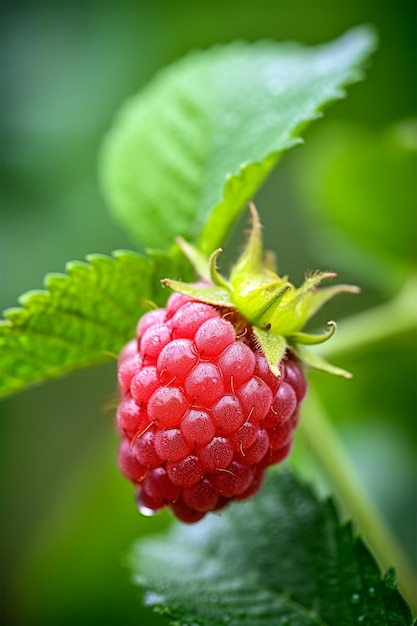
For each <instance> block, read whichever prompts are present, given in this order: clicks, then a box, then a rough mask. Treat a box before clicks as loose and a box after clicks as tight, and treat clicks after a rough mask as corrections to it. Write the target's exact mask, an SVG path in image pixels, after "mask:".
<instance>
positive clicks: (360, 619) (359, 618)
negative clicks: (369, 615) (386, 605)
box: [358, 615, 365, 623]
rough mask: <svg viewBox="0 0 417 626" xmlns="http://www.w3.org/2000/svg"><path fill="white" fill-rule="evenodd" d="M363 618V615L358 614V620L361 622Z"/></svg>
mask: <svg viewBox="0 0 417 626" xmlns="http://www.w3.org/2000/svg"><path fill="white" fill-rule="evenodd" d="M364 619H365V615H359V617H358V622H359V623H362V622H363V621H364Z"/></svg>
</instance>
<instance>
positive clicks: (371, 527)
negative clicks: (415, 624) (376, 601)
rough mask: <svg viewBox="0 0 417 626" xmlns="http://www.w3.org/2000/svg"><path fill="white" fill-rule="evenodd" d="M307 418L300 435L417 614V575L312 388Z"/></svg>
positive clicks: (301, 427)
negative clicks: (416, 595) (416, 598)
mask: <svg viewBox="0 0 417 626" xmlns="http://www.w3.org/2000/svg"><path fill="white" fill-rule="evenodd" d="M304 414H305V418H304V419H303V420H301V423H300V429H299V430H300V435H301V436H302V437H303V438H304V440H305V441H306V444H307V447H308V449H309V450H310V452H311V453H312V454H313V455H314V457H315V458H316V459H317V461H318V462H319V464H320V466H321V467H322V469H323V470H324V472H325V474H326V476H327V477H328V479H329V481H330V482H331V483H332V484H333V486H334V488H335V489H336V493H337V494H338V495H339V497H340V498H341V500H342V502H343V503H344V504H345V505H346V507H347V509H348V510H349V512H350V513H351V515H352V516H353V518H354V520H355V521H356V522H357V524H358V527H359V530H360V532H361V534H363V536H364V537H365V538H366V540H367V542H368V544H369V545H370V546H371V548H372V549H373V551H374V553H375V555H376V557H377V558H378V560H379V561H380V563H381V565H382V567H384V568H388V567H391V566H392V565H394V566H395V569H396V572H397V576H398V584H399V588H400V589H401V590H402V592H403V594H404V596H405V597H406V598H407V600H408V602H409V603H410V605H411V606H412V609H413V611H416V610H417V604H416V601H415V590H416V588H417V581H416V580H415V576H414V573H413V571H412V569H411V567H410V565H409V563H408V561H407V560H406V558H405V556H404V554H403V553H402V551H401V549H400V548H399V546H398V545H397V543H396V541H395V539H394V538H393V536H392V534H391V532H390V530H389V529H388V527H387V525H386V524H385V522H384V520H383V519H382V518H381V515H380V513H379V511H378V510H377V508H376V507H375V505H374V503H373V502H372V500H371V499H370V497H369V495H368V494H367V492H366V490H365V489H364V487H363V484H362V482H361V480H360V479H359V476H358V474H357V473H356V470H355V468H354V466H353V464H352V462H351V460H350V459H349V456H348V454H347V453H346V450H345V448H344V446H343V444H342V442H341V440H340V438H339V436H338V434H337V433H336V430H335V429H334V428H333V426H332V423H331V420H330V419H329V417H328V416H327V414H326V411H325V409H324V407H323V406H322V405H321V403H320V400H319V398H318V396H317V394H316V393H315V391H314V389H313V388H311V387H310V390H309V394H308V398H306V401H305V411H304ZM413 603H414V606H413Z"/></svg>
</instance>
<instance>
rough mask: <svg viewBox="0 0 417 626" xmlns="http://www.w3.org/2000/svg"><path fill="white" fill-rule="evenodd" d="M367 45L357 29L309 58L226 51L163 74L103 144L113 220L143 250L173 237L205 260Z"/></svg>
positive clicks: (283, 52) (295, 47) (237, 48)
mask: <svg viewBox="0 0 417 626" xmlns="http://www.w3.org/2000/svg"><path fill="white" fill-rule="evenodd" d="M374 45H375V38H374V36H373V33H372V31H369V30H368V29H365V28H359V29H355V30H352V31H350V32H348V33H347V34H345V35H344V36H343V37H341V38H339V39H338V40H336V41H334V42H331V43H329V44H326V45H322V46H317V47H315V48H307V47H304V46H301V45H299V44H297V43H292V42H291V43H284V44H282V43H281V44H277V43H273V42H267V41H261V42H258V43H255V44H250V45H248V44H245V43H242V42H235V43H233V44H230V45H227V46H216V47H214V48H212V49H211V50H209V51H207V52H194V53H192V54H190V55H189V56H187V57H186V58H184V59H183V60H181V61H179V62H178V63H176V64H175V65H173V66H172V67H170V68H168V69H166V70H163V71H162V72H161V73H160V74H159V75H158V76H157V77H156V79H155V80H154V81H153V82H152V83H151V84H150V85H149V87H148V88H147V89H145V90H144V91H143V92H141V93H140V94H139V95H138V96H136V97H135V98H133V99H132V100H131V101H130V102H129V103H128V104H127V105H126V107H125V108H124V109H123V110H122V112H121V114H120V117H119V118H118V120H117V122H116V124H115V126H114V128H113V129H112V131H111V132H110V134H109V135H108V138H107V142H106V144H105V147H104V148H105V149H104V153H103V159H102V167H101V171H102V182H103V187H104V190H105V193H106V195H107V197H108V200H109V203H110V205H111V206H112V208H113V210H114V212H115V214H116V215H117V216H118V217H119V219H120V220H121V222H122V223H123V224H124V225H125V226H126V227H127V228H128V229H129V231H130V233H131V234H133V235H134V236H135V237H136V238H137V239H138V240H139V241H140V242H141V243H144V244H145V245H152V246H154V247H159V248H167V247H168V246H169V245H170V244H171V242H172V239H173V237H174V236H177V235H182V236H183V237H186V238H187V239H191V240H193V241H199V245H200V248H201V249H202V250H203V251H205V252H206V253H207V252H208V253H209V252H211V251H212V250H213V249H215V248H216V247H218V246H219V245H221V244H222V243H223V241H224V239H225V237H226V236H227V234H228V232H229V230H230V228H231V226H232V225H233V223H234V221H235V220H236V218H237V216H238V215H239V212H240V210H241V209H242V207H243V206H244V204H245V203H246V202H247V201H248V200H249V199H250V198H251V197H252V196H253V195H254V193H255V192H256V191H257V189H258V188H259V186H260V185H261V183H262V182H263V180H264V179H265V177H266V176H267V175H268V173H269V172H270V171H271V169H272V168H273V167H274V165H275V164H276V162H277V160H278V158H279V156H280V154H281V153H282V152H284V151H285V150H288V149H289V148H291V147H293V146H294V145H296V144H299V143H300V142H301V139H300V137H299V133H300V132H301V130H302V129H303V128H304V127H305V126H306V124H307V123H309V122H310V121H311V120H313V119H315V118H317V117H318V116H319V115H320V114H319V110H320V109H321V108H322V107H323V106H324V105H325V104H326V103H328V102H330V101H332V100H335V99H338V98H341V97H343V95H344V92H343V90H342V87H343V86H345V85H347V84H348V83H351V82H353V81H356V80H358V79H359V78H360V76H361V73H360V67H361V66H362V65H363V63H364V61H365V59H366V58H367V56H368V55H369V53H370V52H371V51H372V49H373V48H374ZM156 224H157V225H158V226H157V228H155V225H156ZM201 231H202V232H201Z"/></svg>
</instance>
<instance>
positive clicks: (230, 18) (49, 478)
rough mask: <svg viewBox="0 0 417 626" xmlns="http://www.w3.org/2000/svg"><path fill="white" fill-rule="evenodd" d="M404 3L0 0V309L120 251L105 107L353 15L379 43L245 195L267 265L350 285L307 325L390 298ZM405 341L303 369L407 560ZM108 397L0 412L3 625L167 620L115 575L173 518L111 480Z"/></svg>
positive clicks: (323, 37)
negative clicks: (183, 67)
mask: <svg viewBox="0 0 417 626" xmlns="http://www.w3.org/2000/svg"><path fill="white" fill-rule="evenodd" d="M415 10H416V3H415V1H411V2H408V1H395V0H392V1H391V0H385V1H370V0H367V1H361V0H357V1H355V2H351V1H350V0H346V1H335V2H332V1H330V0H328V1H323V2H316V1H315V0H311V1H307V0H306V1H304V2H301V1H299V0H294V1H285V2H281V1H275V2H273V1H262V0H257V1H256V0H253V1H252V0H251V1H244V0H243V1H240V2H237V1H236V2H233V1H231V0H225V1H222V2H217V1H215V0H213V1H211V2H207V1H202V2H193V1H188V2H186V1H176V0H172V1H170V2H159V1H157V0H155V1H150V2H147V1H137V2H125V1H123V0H121V1H119V2H116V0H114V1H113V0H101V1H96V2H94V1H89V0H84V1H82V2H81V1H78V0H72V1H71V2H70V1H58V0H55V1H40V0H31V1H30V2H29V1H28V2H23V1H21V0H10V1H6V0H3V1H2V5H1V12H2V15H1V18H2V19H1V31H2V32H1V64H2V67H1V90H2V94H1V101H2V104H1V107H2V114H1V120H0V123H1V132H2V155H1V159H2V162H1V168H2V169H1V182H2V186H1V209H2V211H1V215H2V229H1V255H2V259H1V271H2V276H1V305H2V308H6V307H9V306H15V304H16V298H17V297H18V296H19V295H20V294H21V293H22V292H24V291H25V290H27V289H32V288H39V287H41V286H42V279H43V276H44V274H45V273H47V272H49V271H62V270H63V268H64V264H65V262H66V261H68V260H71V259H82V258H83V257H84V256H85V255H86V254H88V253H90V252H102V253H109V252H111V250H113V249H117V248H126V247H127V248H132V247H133V244H132V242H130V241H129V240H128V239H127V237H126V235H125V233H124V232H123V231H122V230H121V229H120V228H119V226H118V225H117V224H116V223H115V222H113V221H112V219H111V217H110V216H109V214H108V212H107V211H106V208H105V206H104V201H103V199H102V196H101V195H100V191H99V188H98V184H97V171H96V169H97V155H98V151H99V148H100V142H101V139H102V137H103V135H104V133H105V132H106V130H107V129H108V128H109V126H110V125H111V123H112V119H113V117H114V114H115V112H116V111H117V109H118V107H119V106H120V104H121V103H122V102H123V100H124V99H125V98H126V97H128V96H130V95H131V94H133V93H135V92H136V91H137V90H138V89H139V88H140V87H142V86H143V85H144V84H145V83H146V82H147V81H148V80H149V79H150V78H151V77H152V76H153V75H154V73H155V72H156V71H157V70H158V69H159V68H160V67H162V66H164V65H166V64H167V63H170V62H171V61H173V60H175V59H177V58H179V57H180V56H182V55H183V54H185V53H186V52H187V51H189V50H191V49H192V48H195V47H199V48H205V47H207V46H209V45H211V44H214V43H217V42H227V41H230V40H232V39H236V38H243V39H246V40H249V41H254V40H257V39H260V38H272V39H274V40H286V39H296V40H300V41H303V42H305V43H307V44H316V43H321V42H324V41H327V40H329V39H332V38H334V37H336V36H338V35H340V34H341V33H342V32H344V31H345V30H346V29H348V28H349V27H351V26H355V25H357V24H360V23H370V24H373V25H374V26H375V27H376V29H377V31H378V33H379V37H380V47H379V50H378V51H377V53H376V54H375V55H374V57H373V61H372V64H371V66H370V68H369V75H368V78H367V80H366V81H365V82H364V83H360V84H358V85H354V86H353V87H351V88H350V89H349V97H348V99H347V100H344V101H342V102H338V103H337V104H336V105H334V106H332V107H331V108H330V109H329V110H328V111H326V113H325V117H324V119H323V120H322V121H319V122H316V123H315V125H314V126H313V127H312V128H311V129H310V130H308V131H307V132H306V145H305V146H304V147H302V148H298V149H297V150H295V151H294V152H292V153H290V154H288V155H287V156H286V157H285V158H284V159H283V161H282V163H280V165H279V166H278V169H277V170H276V172H275V173H274V174H273V176H272V177H271V178H270V179H269V180H268V181H267V183H266V185H265V186H264V188H263V189H262V191H261V192H260V193H259V194H258V196H257V198H256V201H257V204H258V208H259V209H260V212H261V215H262V217H263V220H264V223H265V225H266V229H265V232H266V239H267V241H266V244H267V247H270V248H273V249H275V250H276V251H277V252H278V256H279V264H280V270H281V272H282V273H286V272H288V273H290V276H291V278H292V280H293V281H294V282H299V281H300V280H301V278H302V275H303V273H304V271H305V270H306V269H309V270H310V269H316V268H318V267H320V268H321V269H332V270H336V271H337V272H338V273H339V276H340V279H341V281H343V282H347V281H351V282H354V283H357V284H360V285H361V287H362V294H361V295H360V296H356V297H351V296H341V297H340V298H339V300H337V301H335V303H334V304H333V303H332V304H331V305H329V307H328V308H327V309H326V312H325V314H324V315H325V317H323V318H321V319H319V320H318V321H319V322H320V321H325V320H326V319H331V318H332V317H336V318H337V319H339V320H340V319H343V317H346V316H348V315H351V314H352V313H355V312H359V311H362V310H365V309H367V308H368V307H371V306H374V305H377V304H379V303H382V302H384V301H385V300H387V299H389V298H390V297H391V296H392V295H394V294H395V293H396V292H397V291H398V290H399V289H400V288H401V287H402V285H403V284H404V283H405V282H406V281H407V278H408V277H409V276H410V275H411V274H412V272H413V271H415V210H416V180H415V178H416V174H415V172H416V170H415V152H416V139H415V128H414V127H413V123H412V119H411V118H412V117H413V116H415V114H416V78H417V68H416V43H417V41H416V27H415ZM242 132H244V129H242ZM238 232H239V229H237V230H236V233H235V235H234V236H233V238H232V242H231V246H232V247H233V245H234V244H236V245H237V244H238V242H239V241H240V237H239V234H238ZM231 257H232V255H229V258H231ZM392 324H393V325H395V319H393V320H392ZM415 350H416V341H415V335H411V334H407V333H402V334H401V335H400V336H399V338H398V339H397V340H396V341H395V342H394V341H386V342H383V343H380V344H378V345H375V346H371V347H370V348H368V349H366V350H362V351H361V352H360V353H357V352H356V353H353V354H346V355H345V357H343V358H342V362H341V360H340V359H339V364H340V365H341V366H343V367H346V368H348V369H351V370H352V371H353V372H354V373H355V378H354V380H353V381H351V382H346V381H344V380H336V381H334V380H330V379H329V378H328V377H326V376H325V375H323V374H319V375H314V376H313V378H314V380H315V382H316V383H317V385H318V387H319V388H320V389H322V390H324V391H325V405H326V408H327V409H328V410H329V412H330V414H331V415H332V418H333V419H334V421H335V424H336V426H337V428H338V429H339V430H340V432H341V434H342V436H343V437H344V440H345V441H346V445H347V447H348V449H349V452H350V454H351V456H352V459H353V460H354V462H355V464H356V466H357V468H358V471H359V472H360V475H361V477H362V480H363V483H364V484H365V485H366V487H367V488H368V489H369V490H370V493H371V494H372V496H373V497H374V499H375V500H376V502H377V503H378V505H379V507H380V508H381V510H382V511H383V513H384V515H385V517H386V519H387V520H388V522H389V524H390V526H391V527H392V529H393V532H394V533H395V535H396V536H397V538H398V540H399V542H400V543H401V544H402V545H403V547H404V549H405V550H406V552H407V553H408V554H409V555H410V556H411V558H412V559H413V561H414V562H415V559H416V553H417V548H416V537H415V526H416V518H415V511H416V466H415V452H416V447H417V444H416V439H417V437H416V421H415V415H416V406H415V373H416V372H415ZM115 398H116V395H115V367H114V366H113V365H109V366H105V367H100V368H97V369H95V370H90V371H85V372H81V373H79V374H76V375H74V376H72V377H69V378H65V379H61V380H58V381H55V382H52V383H49V384H48V385H45V386H41V387H38V388H33V389H30V390H28V391H26V392H24V393H22V394H20V395H17V396H15V397H13V398H11V399H8V400H6V401H3V402H2V403H1V405H0V407H1V413H2V418H1V423H0V427H1V444H0V445H1V456H0V459H1V460H0V463H1V518H2V519H1V555H2V559H1V585H2V589H1V611H2V619H1V622H2V623H3V624H5V625H7V626H12V625H19V626H32V625H33V626H34V625H39V626H48V625H51V626H67V625H68V626H90V625H91V626H93V625H95V624H97V625H101V626H121V625H126V626H128V625H130V624H132V625H133V624H151V623H155V624H164V623H166V622H165V620H163V619H162V618H160V617H155V616H153V615H152V614H150V613H149V612H148V610H147V609H144V608H142V606H141V602H140V591H139V590H138V589H137V588H135V587H134V586H132V585H131V584H130V582H129V573H128V572H127V570H126V569H125V567H124V558H125V555H126V553H127V551H128V549H129V546H130V544H131V542H132V540H133V539H135V538H136V537H137V536H139V535H140V534H146V533H154V532H156V531H157V530H159V529H160V528H163V527H164V526H165V525H166V524H167V523H169V519H170V518H169V517H168V515H162V516H158V517H156V518H153V519H147V518H143V517H141V516H139V514H138V513H137V512H136V510H135V507H134V504H133V497H132V489H131V487H130V485H129V484H127V482H126V481H125V480H124V479H122V478H121V477H120V476H119V474H118V470H117V467H116V462H115V456H116V449H117V436H116V434H115V429H114V425H113V416H114V407H115ZM313 478H314V477H312V479H313Z"/></svg>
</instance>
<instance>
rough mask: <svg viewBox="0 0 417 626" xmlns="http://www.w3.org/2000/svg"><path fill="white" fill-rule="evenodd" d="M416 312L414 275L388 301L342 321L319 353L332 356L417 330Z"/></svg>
mask: <svg viewBox="0 0 417 626" xmlns="http://www.w3.org/2000/svg"><path fill="white" fill-rule="evenodd" d="M416 311H417V277H414V276H413V277H411V278H410V279H409V280H408V282H407V283H405V285H404V286H403V288H402V289H401V291H400V292H399V293H398V294H397V295H396V296H395V297H394V298H392V299H391V300H389V301H388V302H386V303H384V304H381V305H379V306H377V307H374V308H372V309H369V310H367V311H364V312H363V313H358V314H357V315H354V316H352V317H350V318H349V319H346V320H344V321H342V322H341V323H340V328H339V330H338V332H337V334H336V336H335V337H333V338H332V340H331V341H329V342H328V343H325V344H322V345H321V346H320V348H318V351H319V352H320V354H322V355H323V356H325V357H333V356H334V355H338V354H340V353H348V352H357V351H359V350H363V349H364V348H367V347H369V346H372V345H373V344H376V343H379V342H380V341H384V340H387V339H394V338H395V337H396V336H398V335H400V334H402V333H404V332H408V331H412V330H415V329H416V328H417V315H416ZM338 326H339V325H338Z"/></svg>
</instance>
